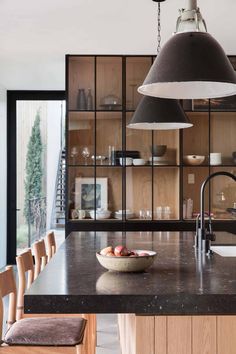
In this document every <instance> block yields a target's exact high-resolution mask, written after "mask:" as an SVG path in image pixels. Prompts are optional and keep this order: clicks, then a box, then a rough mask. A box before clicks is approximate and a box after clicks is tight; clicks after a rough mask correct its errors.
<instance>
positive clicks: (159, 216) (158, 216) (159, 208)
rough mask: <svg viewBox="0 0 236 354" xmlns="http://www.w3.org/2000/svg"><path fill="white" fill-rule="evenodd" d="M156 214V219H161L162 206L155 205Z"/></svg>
mask: <svg viewBox="0 0 236 354" xmlns="http://www.w3.org/2000/svg"><path fill="white" fill-rule="evenodd" d="M156 214H157V219H162V207H161V206H158V207H156Z"/></svg>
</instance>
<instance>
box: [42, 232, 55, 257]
mask: <svg viewBox="0 0 236 354" xmlns="http://www.w3.org/2000/svg"><path fill="white" fill-rule="evenodd" d="M45 242H46V248H47V255H48V262H49V261H50V259H51V258H52V256H54V254H55V253H56V250H57V246H56V240H55V234H54V232H53V231H51V232H49V233H48V234H47V235H46V237H45Z"/></svg>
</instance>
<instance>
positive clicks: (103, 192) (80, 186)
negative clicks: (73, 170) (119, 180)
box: [75, 177, 108, 211]
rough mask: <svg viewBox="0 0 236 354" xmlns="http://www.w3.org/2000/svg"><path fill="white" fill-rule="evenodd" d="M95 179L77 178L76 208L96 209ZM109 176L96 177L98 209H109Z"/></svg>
mask: <svg viewBox="0 0 236 354" xmlns="http://www.w3.org/2000/svg"><path fill="white" fill-rule="evenodd" d="M94 198H95V179H94V178H92V177H77V178H76V179H75V208H76V209H82V210H86V211H89V210H94V208H95V200H94ZM107 206H108V178H107V177H99V178H96V209H104V210H107Z"/></svg>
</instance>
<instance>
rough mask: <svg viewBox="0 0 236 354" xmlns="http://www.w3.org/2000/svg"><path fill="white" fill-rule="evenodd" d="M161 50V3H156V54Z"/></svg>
mask: <svg viewBox="0 0 236 354" xmlns="http://www.w3.org/2000/svg"><path fill="white" fill-rule="evenodd" d="M160 51H161V3H160V2H158V3H157V55H158V54H159V53H160Z"/></svg>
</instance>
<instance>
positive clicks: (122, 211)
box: [115, 209, 134, 219]
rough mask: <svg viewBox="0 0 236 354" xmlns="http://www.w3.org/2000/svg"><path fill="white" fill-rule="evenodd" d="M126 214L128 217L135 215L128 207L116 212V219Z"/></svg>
mask: <svg viewBox="0 0 236 354" xmlns="http://www.w3.org/2000/svg"><path fill="white" fill-rule="evenodd" d="M125 214H126V219H132V218H133V217H134V213H133V212H132V211H131V210H129V209H127V210H118V211H116V212H115V218H116V219H122V215H125Z"/></svg>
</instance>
